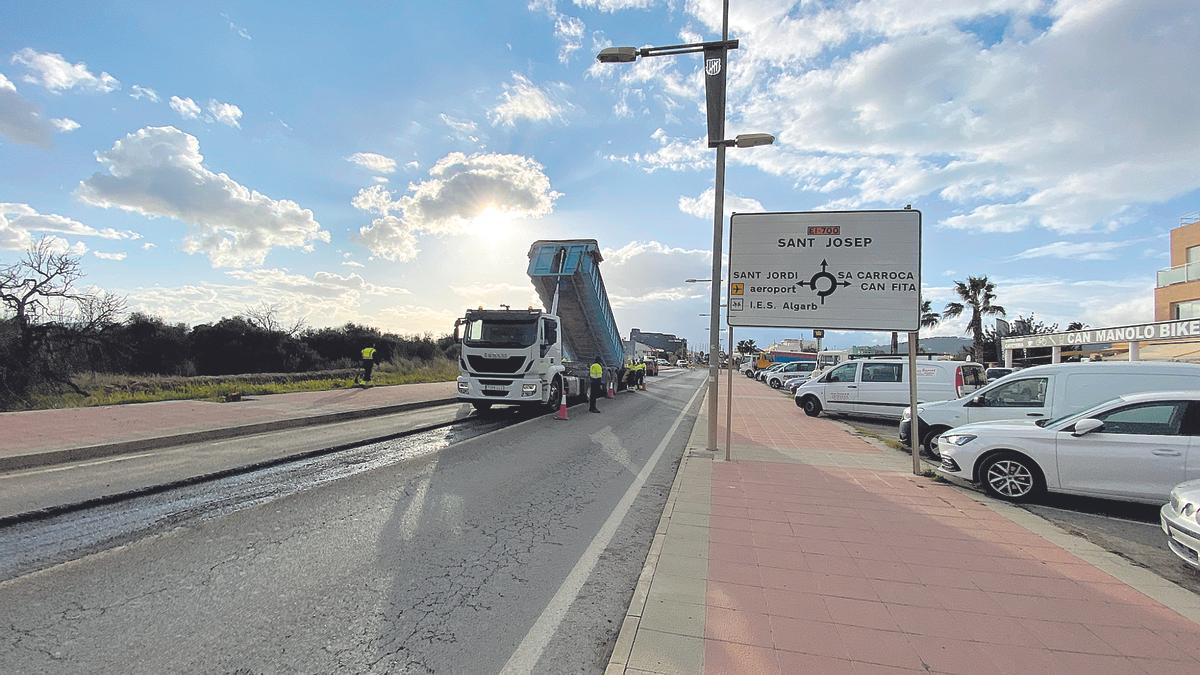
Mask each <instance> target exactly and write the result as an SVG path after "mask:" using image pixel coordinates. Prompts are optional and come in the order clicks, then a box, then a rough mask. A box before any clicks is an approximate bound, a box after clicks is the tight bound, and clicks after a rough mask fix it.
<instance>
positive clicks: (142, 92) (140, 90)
mask: <svg viewBox="0 0 1200 675" xmlns="http://www.w3.org/2000/svg"><path fill="white" fill-rule="evenodd" d="M129 98H133V99H143V98H144V99H146V100H148V101H150V102H151V103H158V92H157V91H154V90H153V89H151V88H150V87H143V86H142V85H140V84H135V85H133V86H132V87H130V88H129Z"/></svg>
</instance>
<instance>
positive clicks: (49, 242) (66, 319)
mask: <svg viewBox="0 0 1200 675" xmlns="http://www.w3.org/2000/svg"><path fill="white" fill-rule="evenodd" d="M83 278H84V274H83V270H82V268H81V266H80V259H79V256H77V255H73V254H72V253H70V252H69V251H65V250H63V249H62V248H61V246H59V245H58V244H56V243H55V241H54V240H53V239H50V238H42V239H41V240H39V241H38V242H36V243H35V244H34V245H33V246H31V247H30V249H29V250H28V251H26V252H25V254H24V256H23V257H22V258H21V259H20V260H18V261H17V262H16V263H14V264H11V265H7V266H4V267H0V308H2V309H3V313H4V316H5V321H4V322H3V323H9V322H11V324H12V325H14V326H15V328H16V335H15V340H11V341H10V342H11V344H9V345H4V347H5V349H4V351H5V352H6V356H7V360H8V361H9V362H10V363H9V364H8V365H7V367H6V368H5V369H4V370H3V372H0V380H2V381H0V387H3V388H4V389H5V390H6V391H7V393H8V394H9V395H10V396H14V397H17V398H23V397H24V393H25V392H26V391H27V390H28V388H29V387H30V386H31V385H32V384H34V383H36V382H38V381H42V382H47V381H48V382H53V383H57V384H62V385H66V386H70V387H71V388H73V389H75V391H76V392H77V393H80V394H86V392H83V391H81V390H80V389H79V388H78V387H76V386H75V385H74V384H73V383H72V382H71V381H70V377H69V376H70V373H69V372H66V371H65V369H64V368H63V366H64V364H67V363H68V362H69V361H70V359H71V358H72V355H73V354H74V353H75V351H76V350H77V349H80V348H84V347H86V346H87V345H88V344H89V343H92V342H94V341H95V340H97V339H99V335H100V332H101V330H102V329H103V328H104V327H105V326H108V325H110V324H112V323H113V322H115V321H116V320H117V319H118V317H119V316H120V315H121V314H122V313H123V312H124V311H125V299H124V298H123V297H121V296H117V295H113V294H111V293H107V292H103V291H99V290H97V289H92V288H84V287H82V286H81V283H80V282H81V280H82V279H83Z"/></svg>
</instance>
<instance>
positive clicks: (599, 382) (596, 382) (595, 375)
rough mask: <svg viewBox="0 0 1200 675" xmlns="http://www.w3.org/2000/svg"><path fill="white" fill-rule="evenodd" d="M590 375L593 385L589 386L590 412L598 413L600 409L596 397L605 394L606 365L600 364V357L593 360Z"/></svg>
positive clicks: (589, 370) (589, 369)
mask: <svg viewBox="0 0 1200 675" xmlns="http://www.w3.org/2000/svg"><path fill="white" fill-rule="evenodd" d="M588 377H589V378H590V380H591V386H590V387H588V406H589V407H588V412H594V413H598V412H600V409H599V408H597V407H596V399H598V398H600V397H602V396H604V366H602V365H600V359H599V358H595V359H593V360H592V367H591V368H588Z"/></svg>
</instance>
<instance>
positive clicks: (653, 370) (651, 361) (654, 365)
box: [644, 356, 658, 377]
mask: <svg viewBox="0 0 1200 675" xmlns="http://www.w3.org/2000/svg"><path fill="white" fill-rule="evenodd" d="M644 363H645V364H646V374H647V375H654V376H656V377H657V376H658V359H656V358H653V357H650V356H647V357H646V360H645V361H644Z"/></svg>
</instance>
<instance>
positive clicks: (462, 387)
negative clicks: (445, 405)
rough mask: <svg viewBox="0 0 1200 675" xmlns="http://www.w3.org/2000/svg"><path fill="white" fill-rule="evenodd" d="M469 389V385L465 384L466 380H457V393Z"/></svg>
mask: <svg viewBox="0 0 1200 675" xmlns="http://www.w3.org/2000/svg"><path fill="white" fill-rule="evenodd" d="M469 391H471V385H469V384H467V383H466V382H464V381H462V380H459V381H458V393H460V394H465V393H467V392H469Z"/></svg>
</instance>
